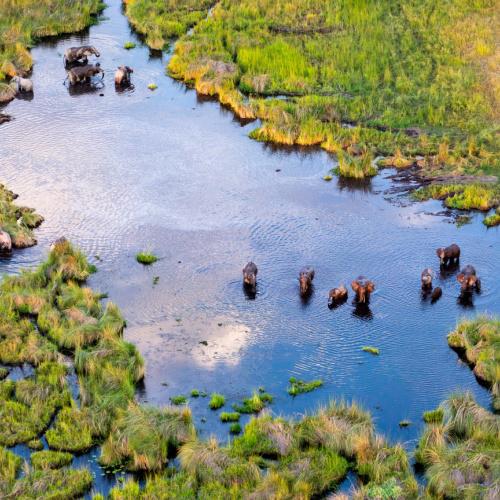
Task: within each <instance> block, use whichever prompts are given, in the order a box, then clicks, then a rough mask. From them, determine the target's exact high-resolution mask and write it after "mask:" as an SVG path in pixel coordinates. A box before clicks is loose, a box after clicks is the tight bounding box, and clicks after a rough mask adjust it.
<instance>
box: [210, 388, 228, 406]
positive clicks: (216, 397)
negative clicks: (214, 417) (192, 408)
mask: <svg viewBox="0 0 500 500" xmlns="http://www.w3.org/2000/svg"><path fill="white" fill-rule="evenodd" d="M225 404H226V398H225V397H224V396H223V395H222V394H219V393H217V392H214V393H212V394H211V395H210V401H209V403H208V407H209V408H210V409H211V410H218V409H219V408H222V407H223V406H224V405H225Z"/></svg>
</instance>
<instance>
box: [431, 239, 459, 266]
mask: <svg viewBox="0 0 500 500" xmlns="http://www.w3.org/2000/svg"><path fill="white" fill-rule="evenodd" d="M436 254H437V256H438V257H439V262H440V263H441V265H442V266H447V265H449V264H457V263H458V261H459V260H460V247H459V246H458V245H457V244H455V243H453V244H451V245H450V246H449V247H446V248H438V249H437V250H436Z"/></svg>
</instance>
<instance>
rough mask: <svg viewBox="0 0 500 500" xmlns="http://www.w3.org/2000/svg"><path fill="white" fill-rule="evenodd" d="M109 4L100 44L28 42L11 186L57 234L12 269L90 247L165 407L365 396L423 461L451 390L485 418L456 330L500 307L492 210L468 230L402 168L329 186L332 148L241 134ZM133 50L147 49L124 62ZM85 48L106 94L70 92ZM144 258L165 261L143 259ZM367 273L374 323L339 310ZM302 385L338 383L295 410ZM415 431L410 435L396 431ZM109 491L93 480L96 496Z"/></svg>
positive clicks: (5, 159) (0, 175) (214, 429)
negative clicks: (370, 349) (464, 268)
mask: <svg viewBox="0 0 500 500" xmlns="http://www.w3.org/2000/svg"><path fill="white" fill-rule="evenodd" d="M108 4H109V5H110V7H109V8H108V9H107V10H106V11H105V13H104V16H105V18H104V19H103V20H102V22H101V23H100V24H98V25H97V26H94V27H92V28H91V29H90V30H89V32H88V33H84V34H80V35H78V36H72V37H68V38H65V39H57V40H53V41H50V42H45V43H42V44H40V45H38V46H37V47H36V48H35V49H33V57H34V59H35V62H36V64H35V67H34V72H33V81H34V85H35V95H34V99H33V100H31V101H26V100H16V101H14V102H13V103H11V104H10V105H9V106H8V107H7V108H6V111H7V112H8V113H9V114H11V115H13V117H14V120H13V121H12V122H10V123H6V124H4V125H2V126H1V127H0V182H4V183H5V184H7V185H8V187H9V188H10V189H12V190H14V191H15V192H17V193H19V194H20V198H19V202H20V203H24V204H27V205H30V206H33V207H36V209H37V211H38V212H39V213H41V214H43V215H44V216H45V218H46V221H45V223H44V224H43V225H42V226H41V228H40V229H39V230H37V236H38V240H39V245H38V246H37V247H34V248H31V249H27V250H25V251H18V252H16V253H14V255H13V256H12V257H11V258H10V259H8V260H2V261H0V272H7V273H10V272H16V271H17V270H18V269H19V268H20V267H24V266H32V265H35V264H37V263H39V262H40V261H41V259H43V257H44V256H45V255H46V253H47V251H48V247H49V244H50V243H51V242H52V241H53V240H54V239H55V238H57V237H59V236H61V235H64V236H66V237H68V238H69V239H71V240H72V241H73V242H75V243H76V244H77V245H79V246H80V247H81V248H82V249H83V250H84V251H85V252H86V253H87V254H88V255H89V256H90V257H91V260H92V261H93V262H94V263H95V264H96V265H97V266H98V268H99V272H98V273H97V274H96V275H95V276H94V277H92V279H91V280H90V285H91V286H93V287H96V288H98V289H100V290H101V291H103V292H107V293H109V296H110V297H111V298H112V300H113V301H115V302H117V303H118V305H119V306H120V307H121V309H122V311H123V313H124V315H125V317H126V319H127V322H128V328H127V330H126V337H127V339H128V340H130V341H132V342H134V343H135V344H136V345H137V346H138V347H139V349H140V351H141V353H142V354H143V356H144V358H145V361H146V370H147V373H146V380H145V384H144V386H143V387H141V388H140V389H139V391H138V399H139V400H140V401H142V402H144V401H147V402H149V403H151V404H155V405H161V404H168V402H169V397H171V396H173V395H178V394H189V392H190V391H191V389H193V388H197V389H199V390H204V391H207V392H208V393H210V392H212V391H214V390H217V391H218V392H222V393H223V394H225V395H226V397H227V400H228V403H227V405H226V406H228V405H229V404H231V403H234V402H238V401H239V400H240V399H241V398H242V397H245V396H246V395H249V394H251V392H252V391H253V390H254V389H256V388H258V387H259V386H264V387H265V388H266V390H267V391H269V392H270V393H271V394H273V395H274V396H275V402H274V403H273V405H272V406H271V408H272V410H273V411H274V412H275V413H277V414H284V415H290V416H293V415H300V414H302V413H303V412H305V411H307V410H312V409H314V408H316V407H317V406H318V405H319V404H324V403H326V402H327V401H328V400H329V399H330V398H342V397H343V398H346V399H349V400H350V399H355V400H357V401H359V402H360V403H362V404H363V405H364V406H365V407H366V408H367V409H369V410H370V411H371V412H372V413H373V415H374V418H375V420H376V424H377V429H378V430H379V431H381V432H383V433H384V434H386V435H387V436H389V437H390V438H391V439H399V440H401V441H403V442H405V443H406V444H407V447H408V448H409V449H412V448H413V446H414V440H415V439H416V437H417V436H418V434H419V432H420V430H421V427H422V425H421V414H422V412H423V411H424V410H428V409H431V408H433V407H435V406H436V405H437V404H438V403H439V402H440V401H442V400H443V399H444V398H445V397H446V396H447V395H448V394H450V392H452V391H454V390H456V389H469V390H471V391H472V392H473V393H474V394H475V396H476V397H477V399H478V401H479V402H481V403H482V404H484V405H488V404H489V395H488V391H487V390H486V389H484V388H482V387H480V386H479V385H478V383H477V382H476V381H475V379H474V377H473V375H472V373H471V371H470V370H469V368H468V367H467V366H464V365H463V364H462V363H461V362H460V361H459V360H458V358H457V355H456V354H455V353H454V352H453V351H452V350H451V349H449V347H448V345H447V342H446V334H447V332H448V331H449V330H450V329H451V328H453V327H454V325H455V324H456V322H457V320H458V319H459V318H460V317H462V316H470V315H474V314H476V313H478V312H483V311H488V312H492V313H499V312H500V301H499V300H498V299H499V292H500V288H499V284H498V276H499V275H500V248H499V232H498V229H490V230H487V229H486V228H485V227H484V226H483V224H481V219H482V215H474V217H473V220H472V223H471V224H468V225H465V226H463V227H460V228H458V227H457V226H456V225H454V224H452V223H449V220H448V219H446V218H444V217H442V216H436V215H432V212H438V211H440V210H441V206H440V204H439V203H438V202H429V203H424V204H422V203H420V204H413V203H410V202H409V200H408V199H407V197H406V196H405V195H402V196H398V195H396V194H394V193H391V189H392V188H393V187H394V182H393V181H392V180H391V179H389V178H388V177H389V176H390V175H391V174H392V173H393V172H391V171H384V172H383V173H382V174H381V175H379V176H378V177H376V178H374V179H373V180H372V181H371V182H370V183H368V184H364V185H363V186H355V185H352V184H343V183H339V182H337V181H336V180H334V181H332V182H330V183H328V182H325V181H323V180H322V176H323V175H324V174H325V173H327V171H328V170H329V169H330V168H331V167H332V166H334V160H333V158H331V157H330V156H329V155H328V154H326V153H325V152H323V151H317V150H312V149H310V150H299V149H288V148H272V147H269V146H265V145H263V144H260V143H257V142H254V141H252V140H250V139H249V138H248V137H247V135H248V132H249V131H250V130H251V129H252V128H253V127H255V124H247V125H245V126H242V125H241V124H240V123H239V122H238V121H237V120H235V119H234V118H233V116H232V114H231V113H229V112H228V111H226V110H224V109H223V108H221V107H220V106H219V105H218V104H217V103H215V102H213V101H211V100H206V99H199V98H197V96H196V93H195V92H194V91H192V90H188V89H187V88H186V87H185V86H183V85H182V84H180V83H178V82H175V81H173V80H172V79H170V78H168V77H167V76H165V72H164V68H165V58H166V56H165V55H163V56H161V55H158V54H152V53H150V51H149V50H148V49H147V48H146V47H145V46H143V45H142V44H141V43H140V40H139V39H138V37H137V36H136V35H134V34H133V33H132V32H131V30H130V27H129V25H128V23H127V21H126V18H125V17H124V16H123V15H122V14H121V6H120V2H119V1H118V0H113V1H108ZM128 40H132V41H135V42H136V43H137V44H138V47H137V48H136V49H133V50H130V51H127V50H125V49H123V44H124V42H126V41H128ZM79 44H92V45H95V46H97V47H98V48H99V49H100V51H101V54H102V55H101V58H100V62H101V65H102V66H103V68H104V70H105V72H106V76H105V79H104V86H102V85H98V88H94V89H90V88H89V89H86V91H80V92H70V91H68V88H67V87H66V86H64V85H63V80H64V77H65V72H64V69H63V65H62V53H63V52H64V49H65V48H67V47H69V46H74V45H79ZM120 64H127V65H129V66H131V67H133V68H134V74H133V82H134V88H133V89H130V90H127V91H124V92H117V91H116V90H115V88H114V84H113V73H114V69H115V68H116V66H118V65H120ZM150 82H155V83H157V84H158V89H157V90H155V91H154V92H152V91H150V90H148V88H147V85H148V83H150ZM101 93H102V94H104V95H103V96H101V95H100V94H101ZM277 170H280V171H279V172H277ZM452 242H457V243H458V244H459V245H460V246H461V247H462V255H463V259H462V263H463V264H467V263H472V264H474V265H475V267H476V269H477V270H478V274H479V275H480V277H481V278H482V283H483V290H482V293H481V294H480V295H476V296H475V297H474V300H473V306H469V307H465V306H463V305H461V304H459V303H458V302H457V296H458V291H459V289H458V283H457V282H456V278H455V276H454V275H450V276H439V269H438V266H437V264H438V262H437V258H436V255H435V248H436V247H438V246H443V245H447V244H450V243H452ZM144 249H147V250H152V251H153V252H155V253H156V254H158V255H159V256H160V257H161V259H160V260H159V261H158V262H157V263H156V264H154V265H153V266H151V267H143V266H141V265H139V264H137V263H136V262H135V254H136V253H137V252H138V251H141V250H144ZM250 259H251V260H254V261H255V262H256V263H257V265H258V266H259V275H258V277H259V284H258V293H257V296H256V298H255V300H250V299H248V298H247V297H246V296H245V294H244V293H243V290H242V287H241V269H242V267H243V265H244V264H245V263H246V262H247V261H248V260H250ZM303 265H312V266H314V267H315V269H316V278H315V281H314V292H313V295H312V297H311V298H310V300H309V302H307V303H304V302H303V301H301V300H300V298H299V297H298V282H297V276H298V272H299V270H300V268H301V267H302V266H303ZM428 266H431V267H433V268H434V269H435V270H436V272H437V274H438V277H437V278H436V285H437V284H439V286H441V287H442V288H443V292H444V294H443V297H442V299H441V300H440V301H439V302H438V303H436V304H434V305H431V304H430V303H429V302H428V301H422V299H421V294H420V272H421V271H422V269H423V268H425V267H428ZM360 274H364V275H366V276H368V277H370V278H371V279H373V280H374V281H375V283H376V287H377V290H376V293H375V294H374V295H373V297H372V300H371V304H370V311H369V314H360V311H359V310H356V308H355V307H353V305H352V304H351V297H350V298H349V300H348V301H347V303H346V304H344V305H343V306H342V307H340V308H338V309H336V310H329V309H328V308H327V305H326V304H327V295H328V290H329V289H330V288H332V287H334V286H337V285H338V284H339V283H341V282H344V283H346V284H349V283H350V282H351V280H352V279H353V278H355V277H356V276H358V275H360ZM155 276H159V282H158V284H156V285H154V284H153V278H154V277H155ZM351 295H352V294H351ZM361 312H363V311H361ZM365 313H366V311H365ZM201 341H206V342H207V344H208V345H206V346H205V345H204V344H201V343H200V342H201ZM363 345H374V346H377V347H379V348H380V356H378V357H377V356H372V355H370V354H367V353H364V352H362V351H361V347H362V346H363ZM290 376H295V377H298V378H304V379H312V378H322V379H323V380H324V381H325V385H324V387H323V388H321V389H319V390H317V391H315V392H312V393H309V394H305V395H300V396H298V397H297V398H295V399H292V398H291V397H290V396H288V394H287V393H286V387H287V380H288V378H289V377H290ZM165 384H168V385H165ZM207 404H208V400H207V399H206V398H199V399H197V400H194V399H192V400H191V402H190V405H191V407H192V408H193V412H194V415H195V418H196V422H197V426H198V428H199V429H200V431H201V433H202V435H205V436H206V435H209V434H211V433H215V434H217V435H218V436H219V437H220V438H222V439H224V440H225V439H227V436H228V434H227V429H228V426H227V424H226V425H224V424H220V423H219V422H218V414H217V413H215V412H210V410H208V409H207ZM202 419H206V422H202ZM403 419H409V420H411V421H412V422H413V425H411V426H410V427H408V428H405V429H400V428H399V426H398V423H399V421H401V420H403ZM82 460H83V459H82ZM110 484H112V482H110V481H102V482H100V481H98V482H97V484H96V488H95V490H96V491H107V489H108V488H109V485H110Z"/></svg>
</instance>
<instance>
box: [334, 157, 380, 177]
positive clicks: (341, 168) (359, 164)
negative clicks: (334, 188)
mask: <svg viewBox="0 0 500 500" xmlns="http://www.w3.org/2000/svg"><path fill="white" fill-rule="evenodd" d="M337 156H338V161H339V165H338V167H337V168H335V169H334V172H335V173H336V174H338V175H340V176H341V177H349V178H352V179H364V178H365V177H373V176H374V175H377V167H375V166H374V165H373V156H372V155H371V153H370V152H369V151H367V150H366V151H364V152H363V153H361V155H359V156H351V155H349V154H348V153H344V152H342V151H339V152H338V153H337Z"/></svg>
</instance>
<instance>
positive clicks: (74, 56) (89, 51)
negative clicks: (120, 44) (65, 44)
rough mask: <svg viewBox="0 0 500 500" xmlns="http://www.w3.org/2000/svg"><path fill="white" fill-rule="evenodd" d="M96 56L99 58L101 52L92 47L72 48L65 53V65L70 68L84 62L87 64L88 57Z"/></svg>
mask: <svg viewBox="0 0 500 500" xmlns="http://www.w3.org/2000/svg"><path fill="white" fill-rule="evenodd" d="M91 55H95V56H96V57H99V56H100V55H101V54H100V53H99V51H98V50H97V49H96V48H95V47H92V46H91V45H82V46H81V47H70V48H69V49H66V51H65V52H64V65H65V66H68V65H70V64H72V63H76V62H83V64H87V61H88V56H91Z"/></svg>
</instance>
